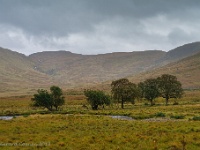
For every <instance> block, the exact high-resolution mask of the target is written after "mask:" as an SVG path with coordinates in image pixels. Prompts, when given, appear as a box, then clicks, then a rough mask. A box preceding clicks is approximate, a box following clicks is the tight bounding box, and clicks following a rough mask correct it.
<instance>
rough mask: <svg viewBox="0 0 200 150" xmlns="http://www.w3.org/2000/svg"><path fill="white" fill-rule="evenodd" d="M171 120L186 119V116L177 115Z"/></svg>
mask: <svg viewBox="0 0 200 150" xmlns="http://www.w3.org/2000/svg"><path fill="white" fill-rule="evenodd" d="M170 118H173V119H184V118H185V116H184V115H175V116H171V117H170Z"/></svg>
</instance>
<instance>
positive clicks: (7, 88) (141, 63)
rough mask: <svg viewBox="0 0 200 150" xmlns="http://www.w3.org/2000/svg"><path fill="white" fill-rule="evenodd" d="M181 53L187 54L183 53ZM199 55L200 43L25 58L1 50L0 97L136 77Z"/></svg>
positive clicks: (48, 53)
mask: <svg viewBox="0 0 200 150" xmlns="http://www.w3.org/2000/svg"><path fill="white" fill-rule="evenodd" d="M182 50H183V52H184V53H182ZM198 52H200V42H194V43H189V44H185V45H182V46H180V47H177V48H175V49H172V50H171V51H169V52H165V51H162V50H148V51H134V52H114V53H107V54H98V55H82V54H75V53H72V52H70V51H63V50H61V51H45V52H38V53H34V54H31V55H29V56H25V55H24V54H21V53H18V52H13V51H11V50H8V49H3V48H0V58H1V59H0V92H1V93H0V94H2V93H6V92H14V93H15V92H19V91H20V90H21V89H22V90H21V92H23V90H24V89H26V91H35V90H36V89H38V88H47V87H48V86H50V85H59V86H61V87H68V88H79V87H89V86H92V85H96V84H98V83H101V82H105V81H109V80H115V79H119V78H123V77H127V76H135V75H138V74H141V73H143V72H146V71H151V70H154V69H156V68H158V67H162V66H165V65H166V64H169V63H172V62H177V61H179V60H181V59H183V58H186V57H189V56H191V55H194V54H195V53H198Z"/></svg>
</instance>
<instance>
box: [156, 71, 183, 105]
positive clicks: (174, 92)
mask: <svg viewBox="0 0 200 150" xmlns="http://www.w3.org/2000/svg"><path fill="white" fill-rule="evenodd" d="M157 80H158V82H159V89H160V93H161V96H162V97H163V98H165V101H166V105H168V102H169V99H170V98H181V97H182V95H183V89H182V85H181V82H179V81H178V80H177V77H176V76H173V75H169V74H163V75H162V76H161V77H158V78H157Z"/></svg>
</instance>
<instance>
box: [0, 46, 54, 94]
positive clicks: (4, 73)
mask: <svg viewBox="0 0 200 150" xmlns="http://www.w3.org/2000/svg"><path fill="white" fill-rule="evenodd" d="M33 66H34V64H33V63H32V62H31V61H30V60H29V59H28V58H27V57H26V56H25V55H23V54H20V53H17V52H13V51H10V50H8V49H3V48H0V94H1V95H4V93H5V94H7V93H9V92H11V93H15V92H20V93H23V92H24V91H30V90H31V89H32V88H33V89H34V88H35V87H45V86H47V85H49V83H51V82H52V80H51V79H50V78H49V77H48V76H47V75H45V74H43V73H40V72H38V71H35V70H34V69H33V68H34V67H33Z"/></svg>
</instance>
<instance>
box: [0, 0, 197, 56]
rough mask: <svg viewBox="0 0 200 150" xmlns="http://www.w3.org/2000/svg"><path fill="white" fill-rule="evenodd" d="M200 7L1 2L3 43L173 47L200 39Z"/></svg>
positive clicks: (190, 2) (179, 0)
mask: <svg viewBox="0 0 200 150" xmlns="http://www.w3.org/2000/svg"><path fill="white" fill-rule="evenodd" d="M199 7H200V1H199V0H58V1H55V0H0V31H1V35H0V46H2V47H3V46H4V47H7V48H12V49H14V50H18V51H20V52H23V53H25V54H30V53H33V52H37V51H44V50H59V49H66V50H70V51H72V52H77V53H84V54H85V53H87V54H89V53H90V54H95V53H106V52H113V51H133V50H145V49H163V50H169V49H171V48H174V47H176V46H179V45H180V44H185V43H187V42H193V41H197V40H199V38H200V36H199V35H200V34H199V35H197V34H195V35H194V34H193V33H197V32H198V30H199V28H200V26H199V24H200V21H199V17H200V16H199V14H200V10H199ZM198 33H199V32H198Z"/></svg>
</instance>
